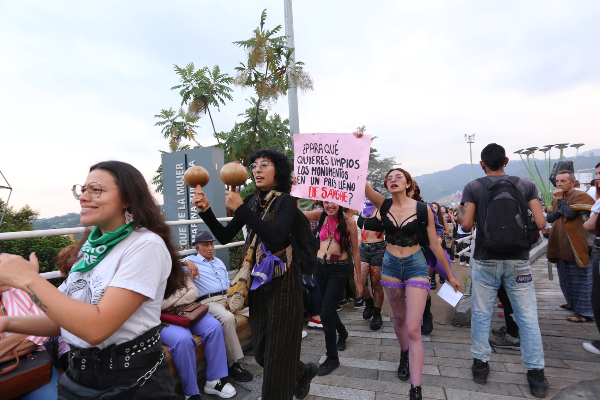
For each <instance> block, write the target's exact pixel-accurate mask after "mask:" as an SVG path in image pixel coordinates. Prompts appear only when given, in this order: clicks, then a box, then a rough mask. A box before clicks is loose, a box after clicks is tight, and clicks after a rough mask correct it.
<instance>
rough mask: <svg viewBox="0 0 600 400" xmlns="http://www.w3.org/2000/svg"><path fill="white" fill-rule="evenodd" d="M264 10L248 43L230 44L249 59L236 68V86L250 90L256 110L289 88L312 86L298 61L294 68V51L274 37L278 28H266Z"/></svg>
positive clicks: (303, 88) (279, 37) (285, 92)
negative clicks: (254, 96) (254, 99)
mask: <svg viewBox="0 0 600 400" xmlns="http://www.w3.org/2000/svg"><path fill="white" fill-rule="evenodd" d="M266 19H267V10H263V12H262V14H261V17H260V25H259V26H258V27H257V28H256V29H255V30H254V31H253V36H252V37H251V38H250V39H248V40H240V41H237V42H233V43H234V44H236V45H238V46H240V47H242V48H243V49H244V50H245V51H246V54H247V56H248V60H247V62H246V64H244V63H240V65H241V67H236V70H237V71H238V72H237V76H236V77H235V84H236V85H238V86H241V87H252V88H253V89H254V91H255V93H256V97H257V100H256V102H255V103H256V104H255V105H256V110H257V113H258V110H259V109H260V107H261V106H262V103H266V104H267V105H269V104H271V103H273V102H275V101H277V99H278V98H279V96H281V95H285V94H287V91H288V89H289V88H290V87H291V86H295V87H297V88H299V89H300V90H302V91H307V90H312V89H313V82H312V79H311V77H310V75H308V74H307V73H306V72H305V71H304V69H303V67H302V66H303V65H304V63H302V62H301V61H298V62H296V64H295V65H293V59H292V54H293V52H294V48H293V47H288V46H287V40H286V36H275V35H277V34H278V33H279V31H280V30H281V25H277V26H276V27H275V28H274V29H273V30H268V29H266V28H265V22H266Z"/></svg>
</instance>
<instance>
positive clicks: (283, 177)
mask: <svg viewBox="0 0 600 400" xmlns="http://www.w3.org/2000/svg"><path fill="white" fill-rule="evenodd" d="M257 158H266V159H267V160H269V161H271V162H272V163H273V165H274V166H275V186H274V189H275V190H277V191H278V192H282V193H290V192H291V191H292V164H290V160H289V159H288V158H287V157H286V155H285V154H283V153H281V152H279V151H277V150H273V149H263V150H259V151H257V152H256V153H254V154H252V155H251V156H250V162H252V163H253V162H255V161H256V159H257Z"/></svg>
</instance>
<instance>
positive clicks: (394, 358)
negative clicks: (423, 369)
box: [379, 346, 435, 363]
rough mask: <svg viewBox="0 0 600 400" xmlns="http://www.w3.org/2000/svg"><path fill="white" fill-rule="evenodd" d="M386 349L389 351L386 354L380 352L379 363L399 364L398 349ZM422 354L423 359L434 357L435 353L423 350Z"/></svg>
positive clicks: (390, 347) (389, 347) (430, 350)
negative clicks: (423, 354)
mask: <svg viewBox="0 0 600 400" xmlns="http://www.w3.org/2000/svg"><path fill="white" fill-rule="evenodd" d="M386 347H387V348H388V349H390V350H389V351H387V352H381V353H379V354H380V358H379V359H380V360H381V361H391V362H395V363H398V362H400V347H392V346H386ZM424 353H425V357H435V353H434V350H433V349H424Z"/></svg>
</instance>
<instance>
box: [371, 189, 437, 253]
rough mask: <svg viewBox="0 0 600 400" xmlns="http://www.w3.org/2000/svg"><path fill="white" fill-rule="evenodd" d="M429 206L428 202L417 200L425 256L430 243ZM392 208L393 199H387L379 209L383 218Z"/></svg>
mask: <svg viewBox="0 0 600 400" xmlns="http://www.w3.org/2000/svg"><path fill="white" fill-rule="evenodd" d="M428 207H429V206H428V205H427V204H426V203H421V202H420V201H417V221H418V222H419V230H420V231H421V240H419V245H420V246H421V249H423V253H424V254H425V257H426V258H428V254H429V252H428V251H425V250H426V249H427V246H428V245H429V236H428V235H427V225H428V224H429V214H428V213H427V208H428ZM390 208H392V199H385V200H384V201H383V204H382V205H381V210H379V212H380V214H381V220H382V221H383V218H384V217H385V216H386V215H387V213H388V212H389V211H390Z"/></svg>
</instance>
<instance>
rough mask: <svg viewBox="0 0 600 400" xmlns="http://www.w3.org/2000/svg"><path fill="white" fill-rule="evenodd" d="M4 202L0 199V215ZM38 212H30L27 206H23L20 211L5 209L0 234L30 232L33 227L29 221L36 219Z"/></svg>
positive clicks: (10, 207) (10, 208) (11, 208)
mask: <svg viewBox="0 0 600 400" xmlns="http://www.w3.org/2000/svg"><path fill="white" fill-rule="evenodd" d="M4 204H5V203H4V200H2V199H1V198H0V215H2V210H4ZM38 215H39V212H37V211H34V210H32V209H31V208H30V207H29V206H28V205H25V206H23V208H21V209H20V210H15V209H14V208H13V207H12V206H9V207H7V209H6V214H5V215H4V220H3V221H2V226H0V232H18V231H31V230H33V225H32V224H31V221H33V220H34V219H36V218H37V217H38Z"/></svg>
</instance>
